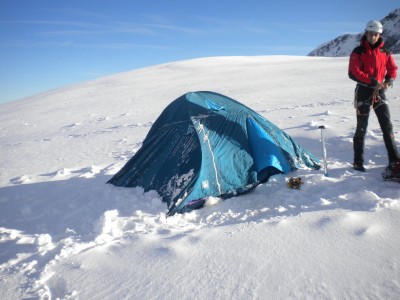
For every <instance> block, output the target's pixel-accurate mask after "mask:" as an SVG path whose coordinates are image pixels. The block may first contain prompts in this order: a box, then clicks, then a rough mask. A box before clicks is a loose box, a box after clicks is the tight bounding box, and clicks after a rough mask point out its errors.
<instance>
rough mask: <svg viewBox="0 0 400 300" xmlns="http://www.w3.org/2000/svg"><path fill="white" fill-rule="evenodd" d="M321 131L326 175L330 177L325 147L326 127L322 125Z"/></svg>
mask: <svg viewBox="0 0 400 300" xmlns="http://www.w3.org/2000/svg"><path fill="white" fill-rule="evenodd" d="M319 129H321V141H322V152H323V154H324V175H325V176H327V177H328V162H327V161H326V146H325V138H324V129H325V126H324V125H321V126H319Z"/></svg>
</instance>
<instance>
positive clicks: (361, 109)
mask: <svg viewBox="0 0 400 300" xmlns="http://www.w3.org/2000/svg"><path fill="white" fill-rule="evenodd" d="M373 92H374V91H373V89H371V88H368V87H364V86H359V85H358V86H357V88H356V98H355V103H356V104H357V128H356V132H355V134H354V138H353V146H354V163H357V164H363V163H364V140H365V135H366V133H367V128H368V119H369V113H370V110H371V107H373V109H374V111H375V114H376V117H377V118H378V122H379V125H380V127H381V130H382V133H383V140H384V142H385V146H386V150H387V153H388V158H389V163H392V162H395V161H397V160H399V158H400V156H399V152H398V151H397V147H396V142H395V139H394V134H393V125H392V122H391V121H390V112H389V106H388V104H387V103H386V96H385V91H384V89H381V90H379V94H377V95H376V96H373Z"/></svg>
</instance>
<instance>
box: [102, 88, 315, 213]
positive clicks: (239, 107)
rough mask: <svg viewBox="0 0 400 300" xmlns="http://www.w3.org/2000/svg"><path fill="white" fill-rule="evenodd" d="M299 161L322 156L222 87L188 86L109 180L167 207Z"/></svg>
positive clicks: (226, 192) (197, 203) (235, 188)
mask: <svg viewBox="0 0 400 300" xmlns="http://www.w3.org/2000/svg"><path fill="white" fill-rule="evenodd" d="M300 168H308V169H319V168H320V161H319V160H318V159H317V158H316V157H315V156H314V155H312V154H311V153H310V152H309V151H307V150H305V149H304V148H302V147H301V146H300V145H299V144H297V143H296V142H295V141H294V140H293V139H292V138H291V137H290V136H289V135H287V134H286V133H285V132H284V131H282V130H280V129H279V128H278V127H277V126H275V125H274V124H272V123H271V122H269V121H268V120H266V119H265V118H264V117H262V116H260V115H259V114H257V113H256V112H254V111H253V110H251V109H250V108H248V107H246V106H245V105H243V104H241V103H239V102H237V101H235V100H233V99H231V98H229V97H226V96H224V95H221V94H218V93H214V92H191V93H186V94H184V95H182V96H181V97H179V98H178V99H176V100H175V101H173V102H172V103H170V104H169V105H168V106H167V107H166V108H165V109H164V111H163V112H162V113H161V115H160V116H159V118H158V119H157V120H156V121H155V123H154V124H153V126H152V127H151V129H150V131H149V133H148V134H147V136H146V138H145V140H144V141H143V145H142V147H141V148H140V149H139V151H138V152H137V153H136V154H135V155H134V156H133V157H132V158H131V159H130V160H129V161H128V162H127V163H126V164H125V166H124V167H123V168H122V169H121V170H120V171H119V172H118V173H117V174H115V175H114V176H113V177H112V178H111V179H110V180H109V181H108V183H111V184H113V185H116V186H122V187H143V188H144V190H145V191H149V190H156V191H157V192H158V193H159V194H160V196H162V198H163V201H165V202H167V205H168V215H173V214H175V213H177V212H178V213H183V212H186V211H190V210H192V209H195V208H198V207H201V206H202V204H204V202H205V200H206V198H207V197H210V196H218V197H222V198H228V197H231V196H234V195H237V194H240V193H244V192H246V191H248V190H250V189H252V188H253V187H255V186H256V185H258V184H259V183H261V182H265V181H267V180H268V178H269V177H270V176H272V175H274V174H278V173H288V172H290V171H293V170H295V169H300Z"/></svg>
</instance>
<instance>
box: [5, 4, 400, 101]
mask: <svg viewBox="0 0 400 300" xmlns="http://www.w3.org/2000/svg"><path fill="white" fill-rule="evenodd" d="M398 7H400V3H399V1H398V0H382V1H369V0H360V1H359V0H346V1H342V0H332V1H322V0H320V1H313V0H310V1H307V0H277V1H267V0H247V1H243V0H202V1H196V0H192V1H189V0H186V1H184V0H152V1H150V0H149V1H145V0H97V1H96V0H57V1H56V0H0V103H2V102H6V101H10V100H14V99H19V98H22V97H26V96H30V95H33V94H36V93H39V92H42V91H46V90H50V89H53V88H57V87H62V86H67V85H71V84H74V83H79V82H83V81H86V80H90V79H95V78H99V77H103V76H107V75H112V74H115V73H119V72H123V71H130V70H134V69H138V68H143V67H147V66H152V65H157V64H160V63H167V62H172V61H178V60H185V59H191V58H198V57H208V56H231V55H246V56H247V55H249V56H253V55H299V56H304V55H307V54H308V53H309V52H310V51H312V50H313V49H314V48H316V47H317V46H319V45H320V44H322V43H324V42H327V41H329V40H331V39H333V38H335V37H337V36H339V35H341V34H344V33H358V32H361V31H363V29H364V26H365V23H366V22H367V21H369V20H370V19H382V18H384V17H385V16H386V15H387V14H388V13H390V12H391V11H392V10H394V9H396V8H398Z"/></svg>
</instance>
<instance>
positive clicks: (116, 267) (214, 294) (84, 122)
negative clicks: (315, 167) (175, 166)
mask: <svg viewBox="0 0 400 300" xmlns="http://www.w3.org/2000/svg"><path fill="white" fill-rule="evenodd" d="M395 60H396V62H397V64H398V65H400V56H399V55H397V56H395ZM347 64H348V60H347V58H318V57H287V56H269V57H268V56H265V57H214V58H201V59H194V60H188V61H180V62H173V63H169V64H164V65H158V66H154V67H149V68H145V69H141V70H135V71H131V72H127V73H123V74H117V75H114V76H110V77H107V78H102V79H99V80H95V81H90V82H85V83H82V84H80V85H74V86H70V87H65V88H62V89H58V90H53V91H49V92H47V93H43V94H40V95H36V96H32V97H30V98H27V99H23V100H20V101H14V102H10V103H6V104H2V105H0V157H1V158H0V207H1V210H0V295H1V299H23V298H24V299H58V298H60V299H399V297H400V185H399V184H398V183H391V182H384V181H383V180H382V177H381V175H380V173H381V172H382V171H383V169H384V167H385V166H386V164H387V157H386V151H385V148H384V144H383V140H382V134H381V132H380V129H379V126H378V123H377V121H376V117H375V116H374V115H371V121H370V126H369V131H368V137H367V140H366V160H367V162H368V164H367V168H368V170H367V172H366V173H358V172H355V171H353V170H352V168H351V163H352V155H353V153H352V136H353V132H354V128H355V111H354V108H353V105H352V102H353V91H354V87H355V84H354V82H352V81H351V80H350V79H349V78H348V77H347ZM200 90H209V91H214V92H218V93H221V94H224V95H227V96H229V97H231V98H234V99H236V100H238V101H240V102H242V103H244V104H246V105H247V106H249V107H251V108H252V109H254V110H255V111H257V112H259V113H260V114H261V115H263V116H264V117H266V118H267V119H268V120H270V121H272V122H273V123H275V124H276V125H277V126H279V127H280V128H281V129H283V130H285V131H286V132H287V133H288V134H290V135H291V136H292V137H293V138H295V139H296V140H297V141H298V142H299V143H300V144H301V145H302V146H304V147H305V148H307V149H308V150H310V151H311V152H312V153H313V154H315V155H316V156H318V157H322V147H321V140H320V130H319V129H318V126H319V125H325V126H326V130H325V137H326V144H327V155H328V160H329V177H325V176H323V171H321V170H319V171H305V170H299V171H297V172H295V173H293V174H289V175H286V176H284V175H277V176H274V177H272V178H271V179H270V181H269V182H267V183H265V184H262V185H260V186H258V187H257V188H256V189H255V190H254V191H253V192H251V193H249V194H246V195H242V196H239V197H235V198H231V199H228V200H224V201H222V200H220V199H217V198H212V199H209V201H208V203H207V206H206V207H205V208H203V209H200V210H196V211H193V212H190V213H187V214H183V215H181V214H177V215H174V216H173V217H169V218H168V219H166V218H165V211H166V204H165V203H162V202H161V200H160V198H159V197H158V195H157V194H156V193H155V192H148V193H144V192H143V190H142V189H141V188H133V189H127V188H118V187H115V186H111V185H107V184H105V183H106V181H107V180H108V179H110V178H111V177H112V175H113V174H115V173H116V172H117V171H118V170H119V169H120V168H121V167H122V166H123V165H124V164H125V163H126V162H127V160H128V159H129V158H130V157H131V156H132V155H134V154H135V152H136V151H137V150H138V149H139V148H140V146H141V142H142V141H143V139H144V137H145V135H146V133H147V132H148V131H149V129H150V127H151V125H152V124H153V122H154V121H155V120H156V118H157V117H158V116H159V115H160V113H161V112H162V110H163V109H164V108H165V107H166V106H167V105H168V104H169V103H170V102H171V101H173V100H174V99H176V98H178V97H179V96H181V95H182V94H184V93H186V92H189V91H200ZM388 97H389V98H390V99H391V102H390V106H391V112H392V121H393V124H394V127H395V135H396V137H397V139H398V140H400V83H398V82H395V86H394V88H393V89H390V90H389V91H388ZM398 146H399V147H400V145H399V144H398ZM289 176H301V177H302V178H303V181H304V182H305V183H304V185H303V186H302V188H301V189H300V190H292V189H289V188H288V187H287V184H286V180H287V179H288V177H289Z"/></svg>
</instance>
